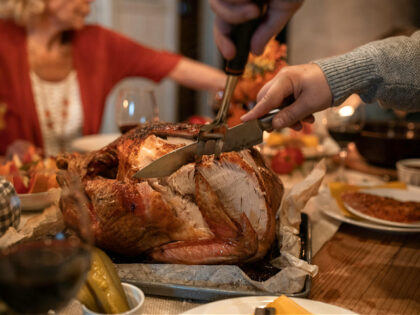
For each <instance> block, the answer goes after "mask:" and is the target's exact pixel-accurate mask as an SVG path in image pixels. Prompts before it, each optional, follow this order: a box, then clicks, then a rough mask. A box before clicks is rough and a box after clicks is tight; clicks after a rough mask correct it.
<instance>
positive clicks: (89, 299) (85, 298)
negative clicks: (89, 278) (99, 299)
mask: <svg viewBox="0 0 420 315" xmlns="http://www.w3.org/2000/svg"><path fill="white" fill-rule="evenodd" d="M77 299H78V300H79V302H80V303H82V304H84V305H85V306H86V307H87V308H88V309H90V310H91V311H94V312H96V313H101V312H102V310H101V309H100V308H99V306H98V305H97V304H96V301H95V297H94V296H93V294H92V292H91V291H90V290H89V288H88V287H87V284H86V283H85V284H84V285H83V286H82V287H81V288H80V290H79V293H78V294H77Z"/></svg>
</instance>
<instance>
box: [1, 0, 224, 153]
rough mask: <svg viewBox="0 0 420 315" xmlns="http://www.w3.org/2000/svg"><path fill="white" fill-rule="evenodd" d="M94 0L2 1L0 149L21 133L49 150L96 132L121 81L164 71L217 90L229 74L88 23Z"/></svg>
mask: <svg viewBox="0 0 420 315" xmlns="http://www.w3.org/2000/svg"><path fill="white" fill-rule="evenodd" d="M91 2H92V0H3V1H2V4H0V14H2V16H3V17H5V19H3V20H1V19H0V155H1V154H4V153H5V150H6V148H7V146H8V145H10V144H11V143H12V142H13V141H15V140H17V139H24V140H28V141H30V142H32V143H33V144H35V145H36V146H38V147H42V148H44V152H45V153H46V154H47V155H50V154H57V153H58V152H59V151H61V150H65V149H66V148H68V145H69V143H70V141H71V140H72V139H74V138H75V137H78V136H81V135H82V134H83V135H87V134H93V133H97V132H98V131H99V129H100V124H101V121H102V115H103V112H104V106H105V100H106V97H107V95H108V93H109V92H110V90H111V89H112V88H113V87H114V86H115V85H116V84H117V83H118V82H119V81H120V80H122V79H124V78H126V77H132V76H140V77H145V78H148V79H151V80H153V81H155V82H159V81H160V80H162V79H163V78H165V77H168V78H171V79H173V80H175V81H176V82H178V83H179V84H182V85H185V86H188V87H191V88H195V89H209V90H214V91H216V90H220V89H222V88H223V87H224V82H225V75H224V74H223V73H222V72H221V71H219V70H216V69H214V68H211V67H209V66H206V65H204V64H201V63H199V62H196V61H193V60H191V59H187V58H185V57H182V56H180V55H177V54H173V53H169V52H164V51H157V50H154V49H151V48H149V47H145V46H143V45H140V44H138V43H136V42H134V41H132V40H130V39H128V38H126V37H124V36H122V35H120V34H117V33H115V32H113V31H111V30H108V29H105V28H102V27H100V26H87V25H85V17H86V16H87V15H88V14H89V11H90V3H91Z"/></svg>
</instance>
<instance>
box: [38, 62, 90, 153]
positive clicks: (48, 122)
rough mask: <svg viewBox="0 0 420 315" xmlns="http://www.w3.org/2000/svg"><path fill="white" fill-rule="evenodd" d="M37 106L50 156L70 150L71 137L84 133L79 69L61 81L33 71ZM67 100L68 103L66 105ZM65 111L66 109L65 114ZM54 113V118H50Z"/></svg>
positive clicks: (45, 151)
mask: <svg viewBox="0 0 420 315" xmlns="http://www.w3.org/2000/svg"><path fill="white" fill-rule="evenodd" d="M30 77H31V82H32V91H33V94H34V98H35V106H36V110H37V114H38V119H39V123H40V127H41V133H42V138H43V140H44V153H45V155H46V156H49V155H57V154H58V153H60V152H61V151H62V150H63V149H64V151H68V150H70V149H71V148H70V144H71V141H72V140H73V139H75V138H77V137H80V136H81V135H82V124H83V110H82V101H81V98H80V90H79V83H78V81H77V75H76V71H74V70H73V71H72V72H70V73H69V75H68V76H67V77H66V78H65V79H64V80H62V81H60V82H52V81H45V80H42V79H41V78H40V77H38V76H37V75H36V73H35V72H33V71H32V72H31V74H30ZM64 102H66V103H67V104H68V105H67V106H66V108H67V109H63V108H64V105H63V104H64ZM63 111H64V112H66V114H65V115H63ZM48 113H50V114H49V115H50V118H48V117H47V116H48Z"/></svg>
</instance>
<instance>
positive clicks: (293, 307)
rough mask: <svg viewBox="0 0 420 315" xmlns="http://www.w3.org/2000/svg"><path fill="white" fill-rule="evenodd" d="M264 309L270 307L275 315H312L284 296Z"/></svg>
mask: <svg viewBox="0 0 420 315" xmlns="http://www.w3.org/2000/svg"><path fill="white" fill-rule="evenodd" d="M265 307H267V308H269V307H272V308H274V309H275V310H276V313H275V315H289V314H290V315H293V314H294V315H300V314H302V315H303V314H312V313H310V312H308V311H307V310H305V309H304V308H303V307H302V306H300V305H299V304H297V303H295V302H294V301H293V300H292V299H289V298H288V297H287V296H285V295H281V296H279V297H278V298H277V299H275V300H274V301H273V302H270V303H268V304H267V305H266V306H265Z"/></svg>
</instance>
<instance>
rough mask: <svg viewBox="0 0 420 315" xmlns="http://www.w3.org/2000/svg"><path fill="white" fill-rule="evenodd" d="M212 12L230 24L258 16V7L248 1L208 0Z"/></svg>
mask: <svg viewBox="0 0 420 315" xmlns="http://www.w3.org/2000/svg"><path fill="white" fill-rule="evenodd" d="M210 6H211V8H212V9H213V11H214V12H215V13H216V14H217V15H218V16H219V17H220V18H221V19H223V20H224V21H226V22H228V23H231V24H238V23H243V22H246V21H248V20H251V19H255V18H256V17H258V15H259V14H260V12H259V9H258V7H257V6H256V5H255V4H252V3H251V2H250V1H249V0H210Z"/></svg>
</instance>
